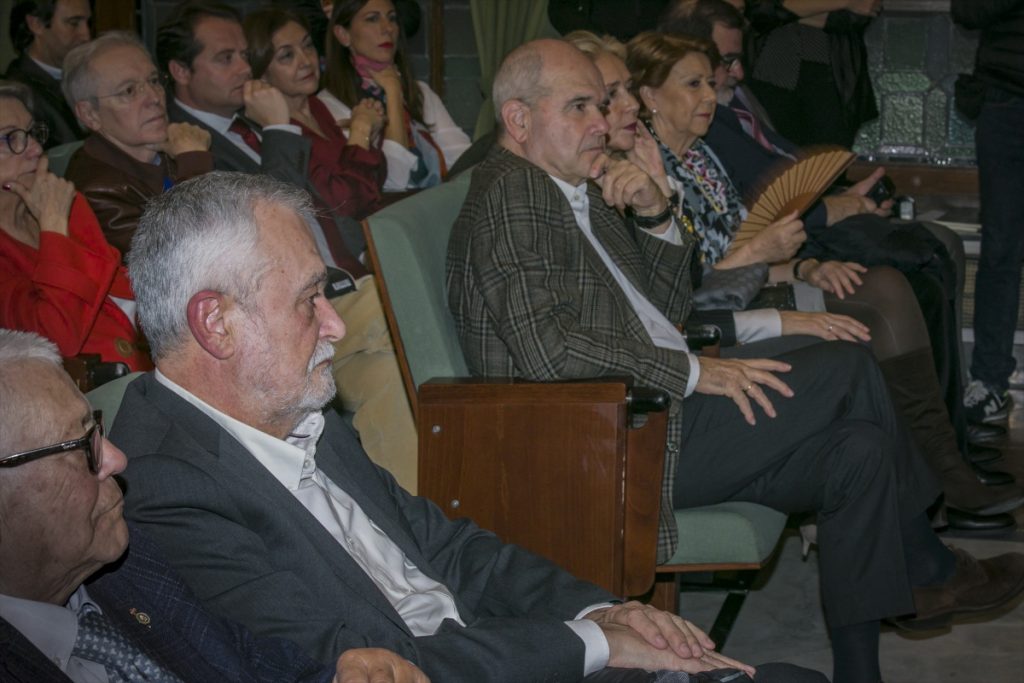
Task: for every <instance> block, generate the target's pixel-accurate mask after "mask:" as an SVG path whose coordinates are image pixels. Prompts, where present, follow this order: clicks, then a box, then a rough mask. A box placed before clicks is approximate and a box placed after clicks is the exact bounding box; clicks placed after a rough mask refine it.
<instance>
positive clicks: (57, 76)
mask: <svg viewBox="0 0 1024 683" xmlns="http://www.w3.org/2000/svg"><path fill="white" fill-rule="evenodd" d="M28 58H29V59H31V60H32V61H33V62H35V63H36V66H38V67H39V68H40V69H42V70H43V71H45V72H46V73H47V74H49V75H50V77H51V78H52V79H53V80H55V81H59V80H61V79H62V78H64V72H63V71H62V70H61V69H58V68H57V67H55V66H50V65H49V64H44V63H43V62H40V61H39V60H38V59H36V58H35V57H33V56H32V55H29V56H28Z"/></svg>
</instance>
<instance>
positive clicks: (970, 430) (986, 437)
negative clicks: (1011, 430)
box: [967, 422, 1006, 443]
mask: <svg viewBox="0 0 1024 683" xmlns="http://www.w3.org/2000/svg"><path fill="white" fill-rule="evenodd" d="M1004 436H1006V427H1005V426H1003V425H1000V424H984V423H979V422H968V423H967V440H968V441H969V442H970V443H988V442H989V441H998V440H999V439H1002V438H1003V437H1004Z"/></svg>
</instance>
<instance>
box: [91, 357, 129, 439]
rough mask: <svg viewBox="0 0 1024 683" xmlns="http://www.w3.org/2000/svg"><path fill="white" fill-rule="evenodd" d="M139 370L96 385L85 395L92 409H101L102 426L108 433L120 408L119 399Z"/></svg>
mask: <svg viewBox="0 0 1024 683" xmlns="http://www.w3.org/2000/svg"><path fill="white" fill-rule="evenodd" d="M141 374H142V373H141V372H132V373H129V374H127V375H125V376H124V377H118V378H117V379H115V380H111V381H110V382H107V383H106V384H103V385H101V386H98V387H96V388H95V389H93V390H92V391H90V392H89V393H88V394H86V395H85V397H86V398H87V399H88V400H89V405H91V406H92V408H93V410H102V411H103V428H104V429H105V430H106V432H107V433H108V434H109V433H110V430H111V429H112V428H113V426H114V420H115V419H116V418H117V411H118V410H120V409H121V399H122V398H124V391H125V389H127V388H128V385H129V384H131V383H132V381H133V380H134V379H135V378H136V377H138V376H139V375H141Z"/></svg>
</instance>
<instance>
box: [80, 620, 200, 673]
mask: <svg viewBox="0 0 1024 683" xmlns="http://www.w3.org/2000/svg"><path fill="white" fill-rule="evenodd" d="M71 656H72V657H78V658H80V659H85V660H88V661H90V662H96V663H97V664H102V665H103V666H104V667H105V668H106V670H107V677H108V678H109V679H110V683H123V682H125V681H127V682H130V683H136V682H137V681H138V682H142V681H145V682H146V683H181V680H180V679H179V678H178V677H177V676H175V675H174V674H172V673H170V672H169V671H165V670H164V668H163V667H161V666H160V665H159V664H157V663H156V662H154V661H153V660H152V659H150V658H149V656H148V655H146V653H144V652H143V651H142V650H140V649H139V648H138V647H136V646H135V644H133V643H132V642H131V641H130V640H129V639H128V638H127V636H125V635H124V634H123V633H122V632H121V631H120V630H118V628H117V627H116V626H114V624H113V623H112V622H111V621H110V619H108V618H107V617H105V616H103V614H102V613H101V612H99V611H98V610H97V609H95V608H94V607H92V606H91V605H86V606H85V607H84V608H83V609H82V611H81V613H80V614H79V615H78V637H77V638H75V646H74V649H72V650H71Z"/></svg>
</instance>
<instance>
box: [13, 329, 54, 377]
mask: <svg viewBox="0 0 1024 683" xmlns="http://www.w3.org/2000/svg"><path fill="white" fill-rule="evenodd" d="M26 360H42V361H47V362H49V363H53V364H54V365H60V364H61V359H60V351H58V350H57V345H56V344H54V343H53V342H52V341H50V340H49V339H45V338H44V337H41V336H39V335H38V334H36V333H35V332H21V331H18V330H5V329H2V328H0V371H3V370H4V368H5V366H6V365H8V364H11V363H20V362H22V361H26Z"/></svg>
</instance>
